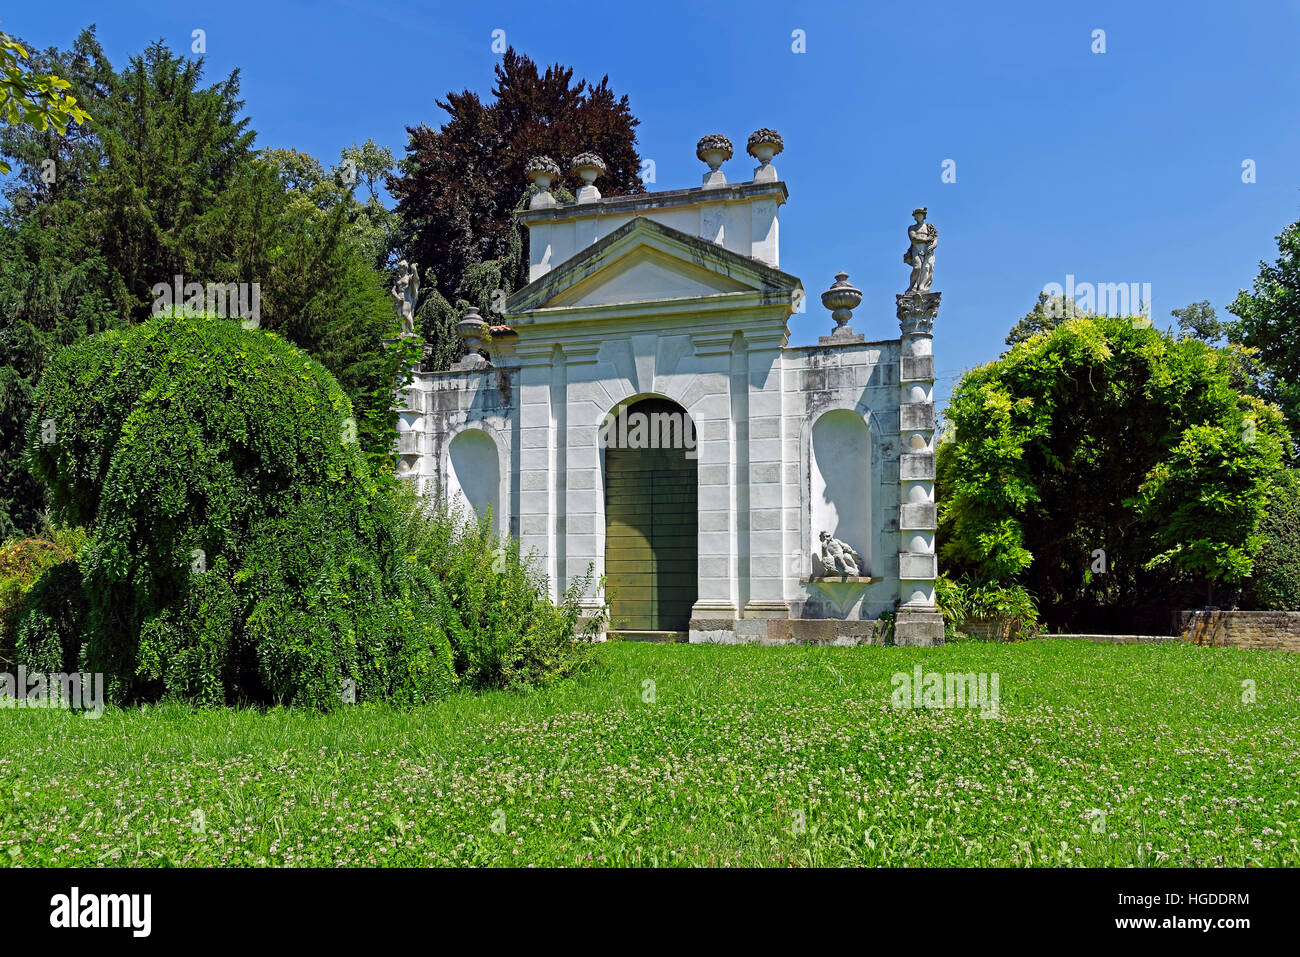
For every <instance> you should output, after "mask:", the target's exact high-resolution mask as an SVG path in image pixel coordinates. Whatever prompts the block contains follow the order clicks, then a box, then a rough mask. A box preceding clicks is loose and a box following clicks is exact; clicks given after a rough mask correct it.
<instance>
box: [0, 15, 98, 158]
mask: <svg viewBox="0 0 1300 957" xmlns="http://www.w3.org/2000/svg"><path fill="white" fill-rule="evenodd" d="M27 59H28V55H27V48H26V47H25V46H23V44H22V43H20V42H19V41H18V40H15V39H14V38H13V37H11V36H9V34H7V33H0V123H6V124H8V125H10V126H17V125H19V124H20V123H24V124H27V125H29V126H31V127H32V128H33V129H35V130H48V129H53V130H55V131H56V132H58V133H59V134H60V135H63V134H65V133H66V132H67V129H68V125H69V124H81V123H88V122H89V121H90V114H88V113H87V112H86V111H85V110H83V109H82V108H81V107H80V106H78V105H77V98H76V97H75V96H73V95H72V94H70V93H67V92H65V91H66V90H67V89H68V88H69V87H71V86H72V84H71V83H70V82H69V81H68V80H65V79H63V78H62V77H59V76H55V75H53V74H40V73H36V72H33V71H31V70H24V69H23V61H25V60H27ZM9 171H10V166H9V163H8V162H6V161H5V160H4V159H0V173H8V172H9Z"/></svg>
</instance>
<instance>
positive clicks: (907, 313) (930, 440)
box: [894, 290, 943, 645]
mask: <svg viewBox="0 0 1300 957" xmlns="http://www.w3.org/2000/svg"><path fill="white" fill-rule="evenodd" d="M940 295H941V294H940V293H937V292H921V291H916V290H910V291H908V292H906V293H904V294H902V295H900V296H898V297H897V299H898V321H899V326H900V328H901V330H902V337H901V340H900V343H901V349H900V354H901V358H900V369H899V376H898V382H899V390H900V392H901V395H900V397H899V433H900V436H899V438H900V444H901V447H902V451H901V454H900V456H899V473H898V482H899V502H900V504H899V507H898V512H899V514H898V538H899V541H898V578H899V601H900V605H899V608H898V621H897V624H896V626H895V632H894V636H895V642H896V643H897V644H899V645H941V644H943V616H942V615H941V614H939V610H938V609H937V608H936V607H935V603H934V581H935V579H936V578H937V577H938V574H939V567H938V556H937V555H936V554H935V547H934V538H935V531H936V529H937V528H938V521H937V517H936V514H935V498H934V478H935V472H934V468H935V463H934V451H935V450H934V351H933V338H934V337H933V329H934V317H935V314H936V313H937V312H938V311H939V297H940Z"/></svg>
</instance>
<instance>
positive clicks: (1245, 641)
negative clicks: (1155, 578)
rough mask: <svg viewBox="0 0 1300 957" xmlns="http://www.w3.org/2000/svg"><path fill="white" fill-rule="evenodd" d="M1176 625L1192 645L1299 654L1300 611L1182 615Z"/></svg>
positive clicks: (1187, 613) (1186, 613)
mask: <svg viewBox="0 0 1300 957" xmlns="http://www.w3.org/2000/svg"><path fill="white" fill-rule="evenodd" d="M1178 624H1179V629H1180V630H1181V631H1182V639H1183V641H1190V642H1191V643H1193V644H1196V645H1214V646H1216V647H1226V648H1268V649H1272V650H1278V651H1300V611H1185V612H1182V613H1180V614H1179V616H1178Z"/></svg>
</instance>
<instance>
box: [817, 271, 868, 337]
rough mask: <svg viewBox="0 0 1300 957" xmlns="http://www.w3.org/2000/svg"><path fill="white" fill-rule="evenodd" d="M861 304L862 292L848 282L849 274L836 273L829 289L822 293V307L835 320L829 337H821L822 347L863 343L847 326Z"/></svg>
mask: <svg viewBox="0 0 1300 957" xmlns="http://www.w3.org/2000/svg"><path fill="white" fill-rule="evenodd" d="M861 302H862V290H861V289H859V288H857V287H856V286H854V285H853V283H851V282H849V274H848V273H846V272H838V273H836V274H835V282H834V283H833V284H832V285H831V288H829V289H827V290H826V291H825V292H824V293H822V305H823V306H825V307H826V308H827V309H829V310H830V311H831V318H832V319H834V320H835V329H834V331H832V332H831V334H830V335H829V336H822V337H821V343H822V345H832V344H835V343H840V342H861V341H863V338H862V336H860V335H855V334H854V332H853V329H852V327H851V326H849V324H848V323H849V320H850V319H852V318H853V310H854V309H856V308H858V304H859V303H861Z"/></svg>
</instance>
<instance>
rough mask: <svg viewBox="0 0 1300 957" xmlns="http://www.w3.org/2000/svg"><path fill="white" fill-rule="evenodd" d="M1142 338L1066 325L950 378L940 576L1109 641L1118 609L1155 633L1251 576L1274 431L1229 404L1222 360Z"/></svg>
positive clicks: (1108, 328) (1132, 332)
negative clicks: (1094, 630) (1213, 590)
mask: <svg viewBox="0 0 1300 957" xmlns="http://www.w3.org/2000/svg"><path fill="white" fill-rule="evenodd" d="M1143 325H1144V324H1143V323H1141V322H1140V321H1138V320H1137V319H1132V320H1130V319H1108V318H1097V319H1070V320H1067V321H1065V322H1064V323H1062V324H1061V325H1060V326H1058V327H1057V328H1055V329H1053V330H1051V331H1050V332H1049V333H1047V334H1045V335H1040V336H1036V337H1034V338H1032V339H1030V340H1029V341H1027V342H1025V343H1022V344H1020V345H1018V346H1016V347H1014V348H1013V349H1012V350H1011V351H1010V352H1009V353H1008V354H1007V355H1006V356H1004V357H1003V358H1001V359H998V360H997V361H995V362H992V363H989V364H987V365H984V366H981V367H979V368H976V369H973V370H971V371H970V372H968V373H967V374H966V375H965V376H964V377H963V378H962V380H961V381H960V383H959V384H958V386H957V388H956V389H955V391H954V393H953V397H952V401H951V403H950V405H949V409H948V421H949V422H950V423H951V430H950V432H949V433H948V434H947V436H945V439H944V441H941V442H940V444H939V448H938V463H937V465H938V476H939V484H940V487H941V490H942V491H941V494H940V499H939V501H940V548H941V554H942V555H943V557H944V560H945V562H946V563H947V564H948V566H949V569H950V570H951V571H952V572H953V573H955V574H968V575H970V576H971V577H972V578H973V579H974V580H976V581H981V582H996V583H999V584H1004V585H1010V584H1014V583H1019V584H1023V585H1025V586H1026V587H1028V588H1029V590H1030V591H1031V592H1032V593H1033V594H1034V595H1035V596H1036V597H1037V598H1038V600H1039V603H1040V607H1041V608H1042V609H1043V612H1044V616H1045V617H1046V618H1047V620H1048V621H1049V622H1051V623H1053V624H1066V623H1070V624H1071V625H1072V626H1073V627H1077V626H1080V625H1085V624H1086V625H1088V626H1092V627H1111V628H1113V627H1115V624H1116V623H1115V620H1114V619H1115V612H1116V610H1117V609H1122V610H1124V611H1125V613H1126V614H1129V615H1130V616H1136V618H1137V619H1139V620H1140V623H1141V624H1142V625H1143V626H1144V627H1158V628H1163V627H1167V624H1168V622H1167V621H1166V620H1165V616H1166V614H1167V612H1168V610H1169V607H1170V605H1173V604H1178V603H1182V602H1187V601H1191V600H1193V597H1194V595H1195V594H1196V592H1197V591H1199V592H1200V594H1201V595H1204V594H1205V593H1206V592H1205V589H1207V588H1208V587H1210V586H1212V585H1213V584H1214V583H1223V584H1225V585H1228V586H1230V587H1236V586H1238V585H1240V583H1242V582H1243V581H1244V580H1245V579H1246V578H1247V577H1248V576H1249V575H1250V573H1251V571H1252V567H1253V559H1254V556H1255V555H1256V554H1257V553H1258V551H1259V549H1260V547H1261V546H1262V539H1261V536H1260V533H1259V526H1260V522H1261V520H1262V518H1263V516H1264V514H1265V513H1266V511H1267V509H1268V507H1269V503H1270V500H1271V497H1272V496H1273V495H1274V487H1275V481H1276V479H1277V476H1278V475H1279V473H1280V471H1281V469H1282V462H1283V457H1284V451H1285V449H1286V447H1287V444H1288V443H1289V441H1290V439H1289V436H1288V434H1287V432H1286V430H1285V427H1284V425H1283V423H1282V418H1281V414H1280V413H1279V412H1278V410H1277V409H1276V408H1275V407H1274V406H1272V405H1270V404H1268V403H1267V402H1264V401H1262V400H1260V399H1258V398H1256V397H1253V396H1248V395H1242V394H1241V393H1239V392H1238V391H1237V390H1235V389H1234V388H1233V387H1232V381H1231V377H1230V374H1229V371H1228V368H1227V365H1228V362H1227V360H1226V359H1225V353H1223V352H1222V351H1220V350H1215V349H1212V348H1210V347H1209V346H1207V345H1205V344H1204V343H1203V342H1200V341H1199V340H1195V339H1184V340H1182V341H1175V340H1174V339H1173V338H1172V337H1171V336H1169V335H1166V334H1164V333H1161V332H1159V331H1158V330H1155V329H1152V328H1143ZM1143 614H1145V615H1146V616H1147V617H1146V618H1145V619H1142V615H1143Z"/></svg>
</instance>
